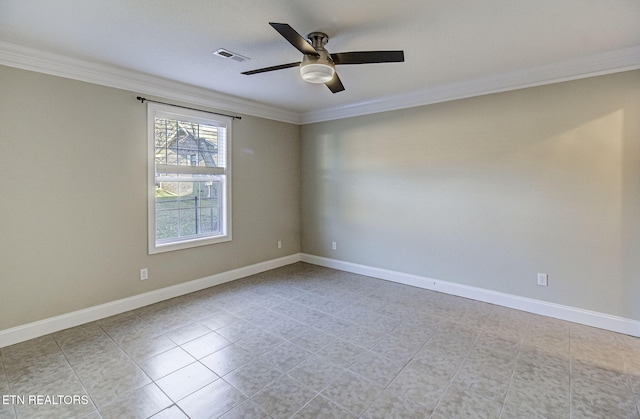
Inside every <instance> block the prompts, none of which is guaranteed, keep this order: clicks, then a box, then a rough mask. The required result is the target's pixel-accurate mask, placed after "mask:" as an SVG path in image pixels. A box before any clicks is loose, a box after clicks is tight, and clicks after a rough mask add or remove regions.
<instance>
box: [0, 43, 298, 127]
mask: <svg viewBox="0 0 640 419" xmlns="http://www.w3.org/2000/svg"><path fill="white" fill-rule="evenodd" d="M0 65H5V66H9V67H16V68H20V69H23V70H30V71H35V72H38V73H44V74H49V75H53V76H59V77H65V78H69V79H73V80H79V81H84V82H88V83H93V84H98V85H102V86H107V87H114V88H117V89H123V90H129V91H132V92H136V93H139V94H143V95H153V96H158V97H163V98H167V99H172V100H177V101H183V102H188V103H191V104H194V105H199V106H206V107H210V108H214V109H217V110H220V111H225V112H237V113H242V114H245V115H252V116H257V117H261V118H267V119H272V120H276V121H283V122H289V123H293V124H299V123H300V115H299V114H298V113H296V112H291V111H287V110H283V109H279V108H276V107H273V106H269V105H265V104H261V103H258V102H253V101H250V100H246V99H242V98H238V97H235V96H231V95H225V94H223V93H219V92H215V91H213V90H209V89H204V88H201V87H196V86H192V85H189V84H186V83H179V82H176V81H172V80H168V79H164V78H161V77H156V76H151V75H148V74H143V73H139V72H136V71H131V70H126V69H122V68H117V67H113V66H108V65H104V64H98V63H92V62H89V61H84V60H79V59H75V58H69V57H65V56H62V55H58V54H54V53H51V52H46V51H42V50H38V49H34V48H28V47H24V46H20V45H16V44H12V43H9V42H4V41H0Z"/></svg>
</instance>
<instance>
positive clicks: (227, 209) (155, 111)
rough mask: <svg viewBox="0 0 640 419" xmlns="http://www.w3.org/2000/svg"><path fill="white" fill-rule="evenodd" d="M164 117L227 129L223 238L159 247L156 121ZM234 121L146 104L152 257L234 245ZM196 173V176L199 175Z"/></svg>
mask: <svg viewBox="0 0 640 419" xmlns="http://www.w3.org/2000/svg"><path fill="white" fill-rule="evenodd" d="M158 115H160V116H162V115H165V116H167V117H169V118H172V119H173V118H176V119H183V120H188V121H193V122H196V123H201V124H211V122H212V121H215V122H217V123H221V124H224V125H225V126H226V129H227V135H226V144H225V153H226V154H225V170H224V174H225V182H224V184H223V195H224V201H223V205H222V221H223V226H222V229H223V231H224V233H223V234H221V235H218V236H214V237H197V238H193V239H182V240H179V241H176V242H173V243H166V244H157V243H156V196H155V184H156V182H155V181H156V166H155V117H156V116H158ZM232 121H233V118H230V117H226V116H218V115H215V116H214V115H211V114H208V113H206V112H199V111H194V110H182V109H179V108H176V107H173V106H167V105H162V104H157V103H152V102H147V152H148V154H147V202H148V204H147V208H148V216H147V217H148V227H147V228H148V243H149V254H150V255H152V254H157V253H163V252H170V251H174V250H182V249H189V248H193V247H198V246H205V245H210V244H215V243H223V242H228V241H231V239H232V234H231V226H232V217H231V214H232V211H231V205H232V201H231V184H232V181H231V160H232V159H231V157H232V152H231V149H232V138H233V136H232ZM174 169H177V170H174V173H175V172H182V170H181V169H180V168H174ZM197 172H198V169H194V171H193V173H197Z"/></svg>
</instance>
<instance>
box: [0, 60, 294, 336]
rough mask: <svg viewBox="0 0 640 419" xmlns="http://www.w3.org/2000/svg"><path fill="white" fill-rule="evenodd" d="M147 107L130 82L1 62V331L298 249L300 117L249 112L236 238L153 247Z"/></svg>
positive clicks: (239, 127)
mask: <svg viewBox="0 0 640 419" xmlns="http://www.w3.org/2000/svg"><path fill="white" fill-rule="evenodd" d="M145 115H146V105H142V104H140V102H138V101H137V100H136V93H134V92H128V91H123V90H117V89H112V88H107V87H102V86H97V85H92V84H88V83H83V82H78V81H72V80H68V79H63V78H58V77H53V76H47V75H43V74H38V73H32V72H28V71H23V70H18V69H13V68H8V67H2V66H0V178H1V179H2V181H1V182H0V330H3V329H7V328H10V327H13V326H17V325H22V324H25V323H28V322H32V321H36V320H40V319H45V318H49V317H52V316H56V315H59V314H64V313H68V312H71V311H74V310H78V309H82V308H86V307H91V306H95V305H98V304H101V303H106V302H110V301H114V300H117V299H121V298H124V297H129V296H133V295H136V294H140V293H144V292H147V291H151V290H155V289H159V288H162V287H166V286H170V285H174V284H178V283H181V282H186V281H189V280H193V279H197V278H202V277H206V276H209V275H213V274H216V273H220V272H224V271H228V270H231V269H235V268H239V267H244V266H247V265H251V264H254V263H258V262H262V261H266V260H271V259H275V258H278V257H282V256H286V255H291V254H297V253H299V252H300V232H299V227H300V218H299V217H300V215H299V214H300V208H299V203H300V187H299V182H300V167H299V153H300V150H299V132H300V128H299V127H297V126H295V125H291V124H286V123H280V122H274V121H269V120H265V119H260V118H255V117H250V116H243V118H242V120H240V121H236V122H234V126H233V128H234V131H233V134H234V138H233V148H234V154H233V223H234V225H233V241H232V242H229V243H223V244H218V245H211V246H205V247H199V248H195V249H188V250H182V251H175V252H169V253H163V254H158V255H153V256H149V255H148V254H147V200H146V196H147V191H146V188H147V169H146V167H147V166H146V165H147V157H146V156H147V151H146V150H147V149H146V143H147V134H146V116H145ZM277 240H282V243H283V248H282V249H277V246H276V243H277ZM143 267H148V268H149V275H150V279H149V280H147V281H144V282H143V281H140V280H139V270H140V268H143Z"/></svg>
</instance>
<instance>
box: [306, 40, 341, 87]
mask: <svg viewBox="0 0 640 419" xmlns="http://www.w3.org/2000/svg"><path fill="white" fill-rule="evenodd" d="M308 38H309V40H310V41H311V45H312V46H313V48H314V49H315V50H316V51H317V52H318V54H319V56H313V55H307V54H305V55H304V56H303V58H302V62H301V63H300V75H301V76H302V79H303V80H304V81H307V82H309V83H326V82H328V81H329V80H331V79H332V78H333V75H334V74H335V72H336V67H335V65H334V63H333V60H332V59H331V56H330V55H329V52H328V51H327V50H326V49H324V46H325V45H326V44H327V42H328V41H329V37H328V36H327V34H325V33H323V32H311V33H310V34H309V35H308Z"/></svg>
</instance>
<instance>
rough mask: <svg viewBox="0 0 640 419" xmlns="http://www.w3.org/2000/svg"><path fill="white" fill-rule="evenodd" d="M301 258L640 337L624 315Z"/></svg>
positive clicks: (638, 328) (638, 324)
mask: <svg viewBox="0 0 640 419" xmlns="http://www.w3.org/2000/svg"><path fill="white" fill-rule="evenodd" d="M301 261H302V262H306V263H312V264H314V265H319V266H324V267H327V268H334V269H339V270H342V271H346V272H352V273H356V274H360V275H366V276H370V277H373V278H378V279H384V280H387V281H392V282H397V283H400V284H405V285H411V286H414V287H418V288H424V289H428V290H432V291H438V292H443V293H445V294H451V295H456V296H459V297H465V298H470V299H473V300H477V301H482V302H485V303H491V304H496V305H500V306H503V307H509V308H513V309H516V310H521V311H526V312H529V313H534V314H540V315H542V316H547V317H553V318H557V319H561V320H566V321H570V322H574V323H579V324H584V325H587V326H593V327H597V328H600V329H606V330H610V331H613V332H618V333H623V334H626V335H631V336H636V337H640V321H637V320H632V319H627V318H624V317H618V316H613V315H610V314H606V313H600V312H596V311H591V310H585V309H581V308H576V307H570V306H565V305H561V304H555V303H549V302H546V301H541V300H535V299H532V298H526V297H519V296H517V295H512V294H506V293H502V292H497V291H491V290H487V289H483V288H478V287H472V286H468V285H463V284H456V283H454V282H447V281H441V280H439V279H433V278H427V277H424V276H419V275H413V274H407V273H403V272H398V271H392V270H387V269H382V268H376V267H372V266H366V265H359V264H356V263H351V262H346V261H342V260H337V259H330V258H325V257H321V256H314V255H310V254H306V253H302V255H301Z"/></svg>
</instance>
